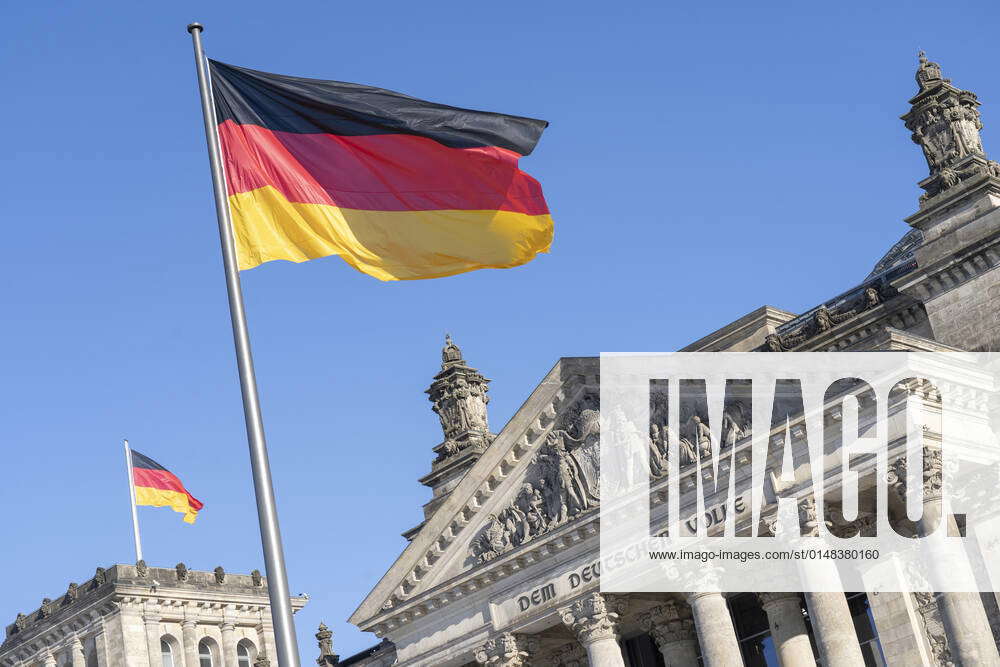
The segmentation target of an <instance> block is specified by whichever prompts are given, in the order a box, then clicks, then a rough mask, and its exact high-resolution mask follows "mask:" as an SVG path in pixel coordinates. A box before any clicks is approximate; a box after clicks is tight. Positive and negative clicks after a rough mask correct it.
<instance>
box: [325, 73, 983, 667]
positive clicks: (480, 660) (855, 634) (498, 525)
mask: <svg viewBox="0 0 1000 667" xmlns="http://www.w3.org/2000/svg"><path fill="white" fill-rule="evenodd" d="M916 80H917V92H916V95H915V96H914V97H913V98H912V99H911V100H910V102H909V103H910V110H909V111H908V112H907V113H906V114H905V115H903V116H902V121H903V123H904V124H905V126H906V128H907V129H908V130H909V131H910V132H911V133H912V139H913V142H914V143H915V144H916V145H917V146H919V147H920V149H921V150H922V151H923V154H924V158H925V159H926V161H927V165H928V168H929V173H928V176H927V177H926V178H924V179H923V180H922V181H920V183H919V186H920V188H921V189H922V190H923V194H922V195H921V196H920V200H919V208H918V210H917V212H915V213H913V214H912V215H910V216H909V217H908V218H906V222H907V223H908V225H909V231H907V232H906V233H905V234H903V235H902V238H900V240H899V242H898V243H896V244H895V245H894V246H893V247H892V248H891V249H890V250H889V251H888V252H887V253H886V254H885V256H884V257H883V258H882V259H881V260H880V261H879V262H878V263H877V264H876V265H875V266H874V267H873V268H872V271H871V273H869V274H868V275H867V276H864V277H863V278H861V277H860V276H859V278H861V279H860V280H859V282H858V283H857V284H856V285H850V286H845V287H847V289H846V290H845V291H844V292H842V293H841V294H838V295H836V296H833V297H832V298H830V299H827V300H826V301H824V302H823V303H819V304H817V305H816V306H815V307H813V308H811V309H810V310H808V311H807V312H804V313H798V314H797V313H790V312H786V311H783V310H780V309H777V308H772V307H770V306H762V307H760V308H758V309H757V310H755V311H753V312H751V313H749V314H747V315H744V316H743V317H741V318H739V319H737V320H735V321H733V322H731V323H729V324H727V325H725V326H723V327H721V328H720V329H718V330H717V331H714V332H712V333H710V334H708V335H706V336H704V337H703V338H701V339H700V340H697V341H695V342H693V343H691V344H690V345H688V346H687V347H685V348H684V350H685V351H760V352H768V353H787V352H801V351H841V350H851V351H866V350H919V351H954V350H968V351H986V350H1000V326H998V325H1000V270H998V269H997V265H998V264H1000V164H998V163H997V162H994V161H992V160H990V159H988V158H987V156H986V154H985V152H984V150H983V146H982V144H981V141H980V133H979V132H980V129H981V128H982V123H981V122H980V118H979V111H978V109H977V107H978V106H979V102H978V100H977V99H976V95H975V94H974V93H972V92H970V91H967V90H962V89H961V88H958V87H957V86H955V85H954V84H952V82H951V81H950V80H949V79H946V78H943V76H942V74H941V68H940V66H939V65H938V64H937V63H934V62H931V61H929V60H928V59H927V58H926V57H925V56H924V55H923V54H922V53H921V54H920V62H919V66H918V69H917V73H916ZM598 378H599V359H597V358H563V359H560V360H559V361H558V362H557V363H556V364H555V366H554V367H553V368H552V370H551V371H549V373H548V374H547V375H546V376H545V378H544V379H543V380H542V381H541V383H540V384H539V385H538V386H537V387H536V388H535V390H534V391H533V392H532V393H531V395H530V396H528V397H527V400H526V401H525V402H524V405H523V406H522V407H521V408H520V410H519V411H518V412H517V414H515V415H514V417H513V418H512V419H511V420H510V421H509V422H508V423H507V424H506V425H505V426H504V427H503V428H502V429H501V430H500V432H499V433H496V434H494V433H492V432H491V431H490V428H489V423H488V419H487V403H488V395H487V385H488V383H489V380H487V379H486V378H485V377H484V376H483V375H482V374H481V373H480V372H479V371H478V370H476V369H475V368H473V367H472V366H471V365H470V364H469V363H468V362H467V361H466V360H465V359H464V358H463V355H462V352H461V351H460V349H459V348H458V346H457V345H456V344H455V343H454V342H453V341H451V340H450V339H449V340H447V341H446V344H445V347H444V350H443V352H442V364H441V371H440V372H439V373H438V374H437V375H436V376H435V377H434V379H433V382H432V383H431V385H430V388H429V389H428V390H427V393H428V395H429V397H430V400H431V402H432V404H433V410H434V412H435V413H437V415H438V417H439V418H440V420H441V427H442V429H443V432H444V440H443V442H442V443H441V444H439V445H437V446H436V447H435V448H434V454H435V458H434V459H433V462H432V464H431V470H430V472H429V473H428V474H427V475H425V476H424V477H423V478H421V479H420V482H421V483H422V484H424V485H426V486H428V487H430V489H431V491H432V497H431V500H430V501H429V502H428V503H427V504H426V505H425V506H424V521H423V523H421V524H420V525H419V526H417V527H415V528H413V529H412V530H410V531H408V532H407V533H406V534H405V535H404V536H405V537H406V538H407V540H408V541H409V544H408V545H407V546H406V548H405V550H404V551H403V553H402V554H401V555H400V556H399V558H398V559H397V560H396V562H395V563H394V564H393V566H392V567H391V568H390V570H389V571H388V572H387V573H386V574H385V576H384V577H382V579H381V581H379V583H378V584H377V585H376V586H375V588H374V589H373V590H372V591H371V593H370V594H369V595H368V596H367V598H366V599H365V600H364V601H363V602H362V603H361V605H360V606H359V607H358V609H357V610H356V611H355V612H354V614H353V615H352V616H351V618H350V622H351V623H353V624H354V625H356V626H357V627H358V628H360V629H361V630H364V631H368V632H373V633H375V634H376V635H377V636H378V637H379V638H381V639H382V641H381V643H380V644H378V645H376V646H373V647H372V648H371V649H368V650H366V651H364V652H362V653H360V654H358V655H356V656H352V657H349V658H346V659H340V658H338V657H336V656H335V655H334V654H333V649H332V647H331V644H330V641H329V638H326V640H325V641H321V649H320V653H321V655H320V657H319V661H320V664H340V665H371V666H375V665H377V666H388V665H399V666H402V665H408V666H411V665H412V666H417V665H420V666H428V667H429V666H434V667H449V666H454V667H459V666H471V665H492V666H496V667H516V666H524V665H546V666H549V665H551V666H553V667H560V666H562V667H584V666H591V667H625V666H629V667H656V666H662V665H668V666H670V667H674V666H677V667H693V666H695V665H705V666H706V667H735V666H738V665H747V666H748V667H758V666H763V665H781V666H782V667H807V666H813V665H823V666H824V667H859V666H861V665H868V666H878V665H891V666H896V665H900V666H907V667H908V666H910V665H990V666H997V665H1000V656H998V652H997V637H1000V610H998V605H997V599H996V596H995V595H994V594H992V593H990V594H979V593H937V594H931V593H909V594H907V593H889V592H881V593H879V594H877V595H876V594H867V593H866V592H865V591H857V592H849V593H846V594H845V593H769V592H766V591H763V592H760V593H740V594H733V595H724V594H720V593H696V594H682V593H676V594H660V595H651V594H630V595H620V594H602V593H600V559H599V540H598V533H599V530H598V511H597V510H598V507H599V503H600V498H599V493H598V483H597V474H596V470H597V468H596V466H597V461H598V453H599V439H600V419H599V414H600V413H599V410H600V405H599V403H598V395H599V391H598ZM744 419H745V415H743V414H742V411H741V410H740V406H739V405H727V406H726V408H725V410H724V412H723V421H724V423H723V424H722V425H721V426H722V428H721V432H722V433H723V437H724V438H728V439H730V440H732V441H733V442H735V441H737V440H738V439H739V438H741V437H742V436H743V435H744V433H743V427H744V426H745V421H744ZM681 423H682V424H685V426H684V428H685V429H687V432H686V433H682V434H681V436H682V437H681V444H682V446H681V449H680V456H681V461H680V466H681V474H682V475H683V474H684V468H685V467H688V468H691V467H692V466H695V465H698V464H697V462H696V460H695V459H696V457H695V456H694V450H695V449H696V448H698V447H699V446H700V441H701V438H702V435H701V434H702V431H707V430H708V429H707V428H706V424H705V423H703V418H702V419H699V418H698V416H697V415H684V414H683V408H682V414H681ZM650 439H651V442H650V465H651V470H650V473H651V476H652V477H654V478H655V477H657V476H659V475H660V474H661V472H662V471H661V470H660V469H659V468H658V466H660V465H661V464H662V458H661V457H660V456H658V452H661V453H662V452H663V451H664V450H663V440H664V438H663V433H662V432H661V431H660V429H659V427H658V426H657V424H655V423H654V424H652V428H651V435H650ZM928 461H930V462H931V463H930V464H928V463H927V462H928ZM933 461H934V458H933V457H925V474H924V478H925V479H927V480H928V481H927V482H926V484H931V483H932V481H933V472H934V471H933V470H930V471H928V470H927V469H926V467H927V465H931V466H933ZM705 465H710V463H709V462H706V463H705ZM928 472H930V473H931V474H928ZM654 489H655V486H654ZM931 495H932V494H925V496H924V497H925V502H927V501H926V499H927V498H928V497H930V496H931ZM709 504H710V501H709V500H708V499H706V501H705V506H706V507H708V505H709ZM802 507H808V503H807V502H806V503H803V505H802ZM800 511H801V510H800Z"/></svg>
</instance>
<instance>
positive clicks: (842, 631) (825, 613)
mask: <svg viewBox="0 0 1000 667" xmlns="http://www.w3.org/2000/svg"><path fill="white" fill-rule="evenodd" d="M802 595H803V596H804V597H805V599H806V608H807V609H808V610H809V619H810V620H811V621H812V627H813V634H814V635H815V636H816V646H817V648H819V657H820V660H822V661H823V667H855V666H856V665H863V664H865V659H864V657H863V656H862V655H861V644H860V642H858V633H857V632H856V631H855V630H854V619H853V618H851V609H850V607H848V605H847V598H846V597H844V594H843V593H808V592H807V593H803V594H802Z"/></svg>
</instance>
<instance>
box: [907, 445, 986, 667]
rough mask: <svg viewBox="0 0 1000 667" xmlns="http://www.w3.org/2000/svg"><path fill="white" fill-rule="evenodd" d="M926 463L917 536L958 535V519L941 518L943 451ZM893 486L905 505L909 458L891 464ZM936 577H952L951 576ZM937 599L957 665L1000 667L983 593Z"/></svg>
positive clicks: (931, 453)
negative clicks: (936, 532) (936, 533)
mask: <svg viewBox="0 0 1000 667" xmlns="http://www.w3.org/2000/svg"><path fill="white" fill-rule="evenodd" d="M923 460H924V461H923V508H922V509H923V514H922V516H921V518H920V521H919V522H918V523H917V534H918V535H920V536H922V537H923V536H926V535H929V534H931V533H933V532H934V531H935V530H939V531H947V532H946V533H945V534H954V535H957V534H958V526H957V525H955V521H954V519H953V518H952V517H950V516H949V517H947V518H946V519H945V520H942V516H941V512H942V507H941V506H942V490H941V489H942V486H943V479H944V469H943V461H942V459H941V450H940V449H937V448H935V447H924V448H923ZM889 486H890V487H891V488H892V489H893V491H895V492H896V493H897V494H898V495H899V497H900V498H901V499H902V501H903V503H904V504H905V503H906V457H905V456H903V457H902V458H899V459H896V460H895V461H893V462H892V463H891V464H889ZM934 574H937V575H938V576H948V573H934ZM933 578H934V577H933V576H932V579H933ZM936 597H937V606H938V611H939V612H940V614H941V622H942V624H943V625H944V630H945V636H946V637H947V641H948V649H949V650H950V651H951V655H952V657H953V659H954V660H955V662H956V664H959V665H977V667H978V666H980V665H982V666H983V667H998V666H1000V653H998V652H997V646H996V644H995V643H994V641H993V632H992V631H991V630H990V622H989V619H988V618H987V617H986V609H985V608H984V607H983V601H982V599H981V598H980V597H979V593H937V594H936Z"/></svg>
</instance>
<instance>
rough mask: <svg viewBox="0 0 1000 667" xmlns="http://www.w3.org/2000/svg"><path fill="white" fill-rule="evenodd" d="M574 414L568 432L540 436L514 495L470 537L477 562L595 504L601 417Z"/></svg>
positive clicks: (558, 430) (585, 412) (590, 412)
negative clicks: (532, 456) (540, 441)
mask: <svg viewBox="0 0 1000 667" xmlns="http://www.w3.org/2000/svg"><path fill="white" fill-rule="evenodd" d="M574 414H575V416H574V417H572V419H571V420H570V424H569V426H568V428H554V429H553V430H552V431H550V432H549V433H548V434H547V435H546V436H545V444H543V445H542V446H541V447H540V448H539V450H538V453H537V454H536V455H535V457H534V459H533V460H532V462H531V464H530V465H529V467H528V470H527V474H526V477H525V481H524V482H523V483H522V485H521V488H520V490H519V491H518V493H517V495H516V496H515V497H514V499H513V500H512V501H511V502H510V503H509V504H508V505H507V506H505V507H503V508H501V509H500V510H499V511H497V512H495V513H492V514H490V515H488V517H487V522H486V524H485V525H484V526H483V527H482V528H481V529H480V531H479V532H478V533H477V534H476V536H475V537H474V538H473V540H472V542H471V543H470V546H469V550H470V553H471V555H472V556H473V558H475V559H476V560H477V561H478V562H481V563H482V562H486V561H489V560H493V559H494V558H497V557H498V556H500V555H502V554H504V553H506V552H507V551H510V550H511V549H513V548H515V547H517V546H520V545H521V544H523V543H524V542H526V541H528V540H530V539H533V538H535V537H537V536H538V535H541V534H543V533H545V532H547V531H549V530H552V529H553V528H555V527H557V526H559V525H562V524H563V523H565V522H566V521H569V520H572V519H573V518H574V517H576V516H579V515H580V514H582V513H584V512H586V511H589V510H591V509H593V508H595V507H596V506H597V505H598V504H599V501H600V498H599V489H598V475H597V467H596V466H597V461H598V460H599V441H600V413H599V412H598V411H597V410H594V409H590V408H585V409H582V410H580V411H579V412H578V413H574Z"/></svg>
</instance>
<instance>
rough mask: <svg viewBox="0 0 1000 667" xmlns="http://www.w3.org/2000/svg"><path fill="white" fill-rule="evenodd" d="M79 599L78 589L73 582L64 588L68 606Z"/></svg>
mask: <svg viewBox="0 0 1000 667" xmlns="http://www.w3.org/2000/svg"><path fill="white" fill-rule="evenodd" d="M78 597H80V587H79V586H77V585H76V583H75V582H73V583H70V585H69V586H68V587H67V588H66V603H67V604H69V603H70V602H73V601H74V600H76V599H77V598H78Z"/></svg>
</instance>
